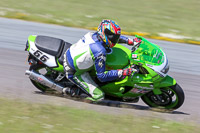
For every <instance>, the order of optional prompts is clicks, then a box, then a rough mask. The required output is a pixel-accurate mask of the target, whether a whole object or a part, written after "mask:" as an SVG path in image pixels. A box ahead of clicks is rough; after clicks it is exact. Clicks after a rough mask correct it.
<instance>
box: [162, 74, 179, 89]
mask: <svg viewBox="0 0 200 133" xmlns="http://www.w3.org/2000/svg"><path fill="white" fill-rule="evenodd" d="M175 84H176V80H175V79H174V78H172V77H170V76H168V75H167V76H166V77H165V78H164V79H163V80H161V82H160V84H159V87H160V88H162V87H168V86H173V85H175Z"/></svg>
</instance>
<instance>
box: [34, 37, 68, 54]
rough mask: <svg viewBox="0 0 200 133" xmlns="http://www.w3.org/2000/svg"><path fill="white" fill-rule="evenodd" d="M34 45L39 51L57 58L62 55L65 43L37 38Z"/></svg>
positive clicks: (56, 39) (47, 38) (58, 40)
mask: <svg viewBox="0 0 200 133" xmlns="http://www.w3.org/2000/svg"><path fill="white" fill-rule="evenodd" d="M35 45H36V47H37V48H38V49H39V50H41V51H43V52H45V53H47V54H50V55H53V56H56V57H57V58H59V57H60V55H61V54H62V51H63V47H64V45H65V42H64V41H63V40H61V39H58V38H53V37H48V36H37V37H36V40H35Z"/></svg>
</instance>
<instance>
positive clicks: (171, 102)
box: [141, 84, 185, 110]
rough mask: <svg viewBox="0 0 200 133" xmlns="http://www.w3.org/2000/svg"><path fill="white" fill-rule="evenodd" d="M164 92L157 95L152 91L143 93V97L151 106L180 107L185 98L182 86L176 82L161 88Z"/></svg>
mask: <svg viewBox="0 0 200 133" xmlns="http://www.w3.org/2000/svg"><path fill="white" fill-rule="evenodd" d="M160 90H161V91H162V94H160V95H155V94H154V93H153V92H152V91H151V92H149V93H147V94H145V95H143V96H142V97H141V98H142V100H143V101H144V103H146V104H147V105H149V106H150V107H163V108H165V109H173V110H174V109H177V108H179V107H180V106H181V105H182V104H183V102H184V99H185V96H184V92H183V90H182V88H181V87H180V86H179V85H178V84H176V85H174V86H170V87H164V88H161V89H160Z"/></svg>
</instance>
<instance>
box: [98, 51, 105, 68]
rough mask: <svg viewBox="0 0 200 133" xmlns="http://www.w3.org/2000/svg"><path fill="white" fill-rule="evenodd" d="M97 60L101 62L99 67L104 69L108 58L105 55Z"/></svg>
mask: <svg viewBox="0 0 200 133" xmlns="http://www.w3.org/2000/svg"><path fill="white" fill-rule="evenodd" d="M97 60H99V63H98V66H99V67H100V68H102V67H103V66H104V64H105V61H106V56H105V55H103V54H101V55H99V56H98V57H97Z"/></svg>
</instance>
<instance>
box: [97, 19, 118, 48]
mask: <svg viewBox="0 0 200 133" xmlns="http://www.w3.org/2000/svg"><path fill="white" fill-rule="evenodd" d="M97 33H98V35H99V37H100V38H101V39H102V40H103V41H104V42H105V44H106V46H107V47H108V48H112V47H114V46H115V44H116V43H117V42H118V41H119V38H120V35H121V28H120V26H119V25H118V24H117V23H116V22H114V21H113V20H107V19H105V20H103V21H102V22H101V23H100V25H99V27H98V29H97Z"/></svg>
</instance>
